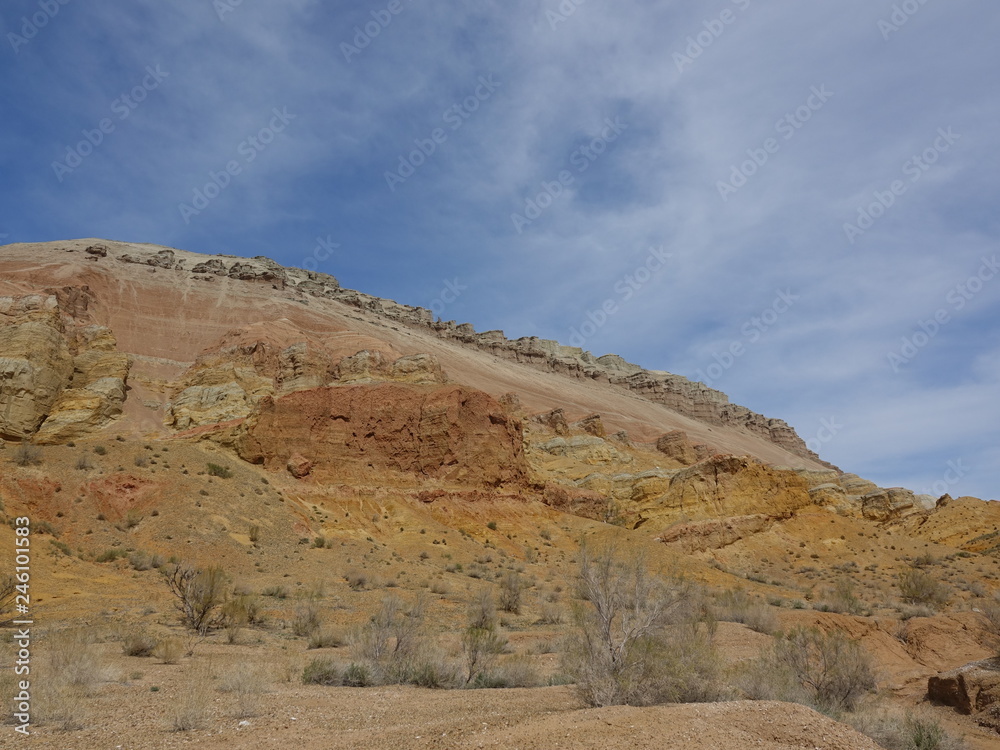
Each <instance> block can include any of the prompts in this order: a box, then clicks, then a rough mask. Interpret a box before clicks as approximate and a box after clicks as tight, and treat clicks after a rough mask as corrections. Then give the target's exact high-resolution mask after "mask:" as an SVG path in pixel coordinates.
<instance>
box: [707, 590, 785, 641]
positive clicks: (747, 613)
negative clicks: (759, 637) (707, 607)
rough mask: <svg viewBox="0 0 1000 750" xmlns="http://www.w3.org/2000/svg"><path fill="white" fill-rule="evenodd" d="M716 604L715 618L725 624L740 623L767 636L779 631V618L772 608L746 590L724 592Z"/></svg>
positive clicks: (717, 598) (718, 597)
mask: <svg viewBox="0 0 1000 750" xmlns="http://www.w3.org/2000/svg"><path fill="white" fill-rule="evenodd" d="M716 604H717V606H716V610H715V617H716V618H717V619H719V620H722V621H723V622H738V623H741V624H743V625H746V626H747V627H748V628H750V629H751V630H756V631H757V632H758V633H765V634H767V635H770V634H771V633H773V632H774V631H776V630H777V629H778V618H776V617H775V616H774V612H773V611H772V610H771V608H770V607H769V606H768V605H767V604H765V603H764V602H762V601H761V600H760V599H758V598H757V597H754V596H751V595H750V594H748V593H747V591H746V590H745V589H742V588H737V589H731V590H729V591H723V592H722V593H721V594H719V595H718V596H717V597H716Z"/></svg>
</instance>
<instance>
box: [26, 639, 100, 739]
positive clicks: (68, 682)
mask: <svg viewBox="0 0 1000 750" xmlns="http://www.w3.org/2000/svg"><path fill="white" fill-rule="evenodd" d="M38 651H39V652H40V653H41V659H40V660H39V663H38V667H39V668H38V679H37V680H32V686H33V691H34V693H33V698H34V710H33V718H34V720H35V721H36V722H38V723H46V724H57V725H59V726H60V727H61V728H62V729H63V730H66V731H69V730H75V729H82V728H83V726H84V724H85V721H86V718H87V706H86V699H87V697H88V696H90V695H91V694H92V693H93V692H94V690H95V688H96V686H97V685H98V684H99V683H101V682H106V681H108V680H110V679H111V678H112V677H113V675H112V672H111V670H110V669H109V668H108V667H107V666H106V665H105V663H104V659H103V656H102V655H101V652H100V647H99V646H98V645H97V643H96V642H95V640H94V638H93V636H92V635H91V634H90V633H89V632H87V631H85V630H82V629H71V630H64V631H60V632H57V633H52V634H50V635H49V636H48V637H47V638H45V639H44V641H43V643H42V644H41V648H39V649H38ZM32 671H33V672H34V671H35V670H34V665H33V669H32Z"/></svg>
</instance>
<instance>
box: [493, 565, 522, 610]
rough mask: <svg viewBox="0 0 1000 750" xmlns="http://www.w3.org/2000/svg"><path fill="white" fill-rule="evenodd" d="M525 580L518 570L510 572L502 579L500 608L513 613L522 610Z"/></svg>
mask: <svg viewBox="0 0 1000 750" xmlns="http://www.w3.org/2000/svg"><path fill="white" fill-rule="evenodd" d="M524 588H525V586H524V581H523V580H521V576H520V575H519V574H518V573H517V572H516V571H513V570H511V571H508V573H507V574H506V575H505V576H504V577H503V578H501V579H500V596H499V599H498V604H499V605H500V609H502V610H503V611H504V612H510V613H511V614H515V615H516V614H520V612H521V594H522V592H523V591H524Z"/></svg>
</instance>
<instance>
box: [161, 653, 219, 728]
mask: <svg viewBox="0 0 1000 750" xmlns="http://www.w3.org/2000/svg"><path fill="white" fill-rule="evenodd" d="M186 676H187V679H186V680H185V684H184V685H183V686H182V688H181V693H180V695H179V696H178V698H177V700H176V701H175V703H174V704H173V705H172V706H171V710H170V727H171V729H173V730H174V731H175V732H190V731H192V730H194V729H202V728H203V727H205V726H206V725H207V724H208V707H209V705H210V704H211V692H210V691H211V688H210V685H211V681H212V674H211V670H210V669H209V668H208V667H207V666H205V665H200V666H198V667H197V668H194V669H191V670H189V671H188V672H187V675H186Z"/></svg>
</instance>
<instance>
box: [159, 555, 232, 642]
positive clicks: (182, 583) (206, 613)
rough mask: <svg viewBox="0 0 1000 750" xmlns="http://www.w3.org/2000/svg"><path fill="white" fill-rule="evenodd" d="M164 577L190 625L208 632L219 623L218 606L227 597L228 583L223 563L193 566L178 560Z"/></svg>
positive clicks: (202, 632) (182, 614)
mask: <svg viewBox="0 0 1000 750" xmlns="http://www.w3.org/2000/svg"><path fill="white" fill-rule="evenodd" d="M164 578H165V579H166V582H167V587H168V588H169V589H170V592H171V593H172V594H173V595H174V596H175V597H176V598H177V608H178V610H179V611H180V613H181V619H182V620H183V622H184V624H185V625H186V626H187V627H189V628H191V629H192V630H194V631H197V632H198V633H199V634H201V635H205V634H206V633H208V631H209V630H211V629H212V628H213V627H216V626H217V625H218V610H219V608H220V607H221V606H222V605H223V604H224V603H225V601H226V588H227V585H228V577H227V576H226V573H225V571H223V569H222V568H221V567H218V566H213V567H208V568H194V567H192V566H190V565H182V564H180V563H177V564H175V565H174V566H173V568H171V569H170V570H168V571H166V572H165V573H164Z"/></svg>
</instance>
